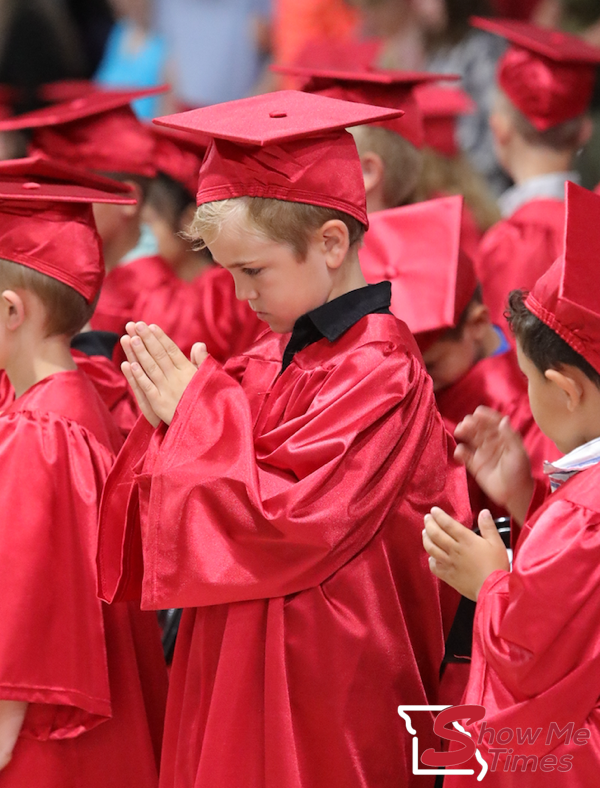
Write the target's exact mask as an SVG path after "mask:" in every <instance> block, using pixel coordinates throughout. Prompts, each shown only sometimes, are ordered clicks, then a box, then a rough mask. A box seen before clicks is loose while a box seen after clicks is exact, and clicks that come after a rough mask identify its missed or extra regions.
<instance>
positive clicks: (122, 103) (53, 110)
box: [0, 86, 167, 177]
mask: <svg viewBox="0 0 600 788" xmlns="http://www.w3.org/2000/svg"><path fill="white" fill-rule="evenodd" d="M165 90H167V87H166V86H162V87H158V88H145V89H140V90H131V91H122V90H110V91H109V90H100V89H97V90H94V91H92V92H89V93H87V94H86V95H81V96H79V97H78V98H74V99H72V100H71V101H66V102H63V103H61V104H54V105H52V106H50V107H45V108H44V109H39V110H34V111H33V112H28V113H27V114H25V115H19V116H18V117H14V118H9V119H7V120H3V121H0V131H12V130H16V129H33V130H34V132H33V139H32V143H31V152H32V153H41V154H43V155H45V156H48V157H50V158H53V159H57V160H58V161H63V162H65V163H67V164H71V165H74V166H78V167H83V168H85V169H88V170H96V171H98V172H108V173H113V172H115V173H128V174H132V175H141V176H145V177H153V176H154V174H155V172H156V166H155V163H154V137H153V136H152V134H151V133H150V131H149V129H148V128H147V127H146V126H145V125H144V124H143V123H142V122H141V121H139V120H138V119H137V117H136V115H135V113H134V112H133V110H132V109H131V107H130V106H129V105H130V103H131V102H132V101H134V100H135V99H137V98H143V97H145V96H153V95H155V94H157V93H161V92H164V91H165Z"/></svg>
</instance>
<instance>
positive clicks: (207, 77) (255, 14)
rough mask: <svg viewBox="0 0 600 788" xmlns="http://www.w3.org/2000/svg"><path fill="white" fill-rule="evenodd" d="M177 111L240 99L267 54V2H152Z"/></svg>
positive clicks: (250, 87)
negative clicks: (167, 55) (165, 47)
mask: <svg viewBox="0 0 600 788" xmlns="http://www.w3.org/2000/svg"><path fill="white" fill-rule="evenodd" d="M155 3H156V24H157V29H158V30H159V32H160V33H161V35H162V36H163V37H164V40H165V42H166V46H167V50H168V52H169V56H170V58H171V66H172V71H171V74H170V75H169V76H170V80H171V82H172V84H173V89H174V93H175V96H176V97H177V99H178V100H179V101H180V103H181V105H183V106H180V107H178V108H179V109H181V108H185V107H198V106H203V105H207V104H215V103H219V102H222V101H230V100H232V99H238V98H242V97H244V96H247V95H248V94H249V93H251V92H252V91H253V90H254V88H255V86H256V85H257V83H258V81H259V79H260V77H261V75H262V73H263V71H264V67H265V64H266V60H267V57H268V55H269V51H270V20H271V0H155Z"/></svg>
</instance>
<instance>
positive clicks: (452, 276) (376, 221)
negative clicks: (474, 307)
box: [359, 197, 477, 349]
mask: <svg viewBox="0 0 600 788" xmlns="http://www.w3.org/2000/svg"><path fill="white" fill-rule="evenodd" d="M462 206H463V199H462V197H443V198H441V199H439V200H428V201H427V202H421V203H416V204H415V205H405V206H403V207H401V208H392V209H390V210H386V211H377V212H376V213H372V214H371V215H370V217H369V219H370V222H371V226H370V228H369V232H368V233H367V234H366V235H365V240H364V244H363V247H362V249H361V250H360V252H359V257H360V264H361V268H362V270H363V273H364V275H365V279H366V280H367V282H370V283H373V282H379V281H381V280H382V279H389V280H390V281H391V283H392V304H391V310H392V312H393V313H394V314H395V315H396V317H399V318H400V319H401V320H404V322H405V323H406V324H407V325H408V327H409V328H410V330H411V331H412V333H413V334H415V335H426V336H420V337H418V339H419V345H420V347H421V348H422V349H424V344H428V342H427V340H429V339H435V338H437V337H438V336H439V335H440V333H442V332H444V331H446V330H448V329H450V328H455V327H456V325H457V324H458V322H459V320H460V318H461V315H462V314H463V312H464V310H465V309H466V307H467V306H468V304H469V302H470V301H471V299H472V298H473V294H474V293H475V289H476V287H477V278H476V276H475V270H474V267H473V264H472V262H471V260H470V258H469V257H468V256H467V255H466V254H465V253H464V252H462V250H461V247H460V231H461V217H462Z"/></svg>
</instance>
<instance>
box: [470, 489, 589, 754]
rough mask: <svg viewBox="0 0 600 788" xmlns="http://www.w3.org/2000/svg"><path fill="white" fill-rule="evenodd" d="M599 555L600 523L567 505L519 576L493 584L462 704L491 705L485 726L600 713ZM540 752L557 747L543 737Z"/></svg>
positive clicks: (517, 569)
mask: <svg viewBox="0 0 600 788" xmlns="http://www.w3.org/2000/svg"><path fill="white" fill-rule="evenodd" d="M599 557H600V515H599V514H598V513H596V512H591V511H589V510H587V509H585V508H583V507H581V506H575V505H574V504H573V503H571V502H569V501H565V500H559V501H556V502H555V503H552V504H551V505H549V506H548V508H547V509H546V510H545V511H544V512H543V513H541V514H540V517H539V519H538V520H537V521H536V522H535V524H534V526H533V527H532V528H531V530H530V532H529V533H528V534H527V535H526V538H525V539H524V540H523V543H522V544H521V546H520V549H519V551H518V553H517V558H516V559H515V564H514V567H513V571H512V572H511V573H508V572H500V571H498V572H494V573H493V574H492V575H490V577H489V578H488V579H487V580H486V582H485V583H484V585H483V587H482V589H481V592H480V595H479V598H478V600H477V608H476V613H475V627H474V641H473V660H472V663H471V676H470V680H469V687H468V689H467V695H466V697H465V700H464V702H465V703H481V704H482V705H484V706H485V707H486V711H487V713H486V725H488V726H492V727H493V728H495V729H496V730H499V729H501V728H504V727H511V726H512V729H513V730H514V729H516V727H517V726H520V727H521V728H522V729H526V728H527V727H528V726H532V729H533V730H535V729H536V728H537V727H538V726H539V725H543V724H545V723H547V722H549V721H552V722H555V723H556V724H560V727H563V725H564V724H567V723H569V722H574V723H575V726H576V727H577V726H580V725H581V724H583V722H584V720H585V719H586V718H587V717H588V715H589V714H590V712H591V711H592V709H593V708H594V707H595V706H596V704H597V701H598V697H599V695H600V637H598V635H597V630H598V627H597V611H598V603H599V600H600V571H599V569H598V566H599ZM555 744H556V741H555ZM539 747H540V748H541V749H539V751H538V753H537V754H543V752H544V748H546V750H547V749H550V748H549V747H547V746H546V744H545V743H544V737H541V738H540V741H539ZM531 752H535V750H533V749H532V750H531Z"/></svg>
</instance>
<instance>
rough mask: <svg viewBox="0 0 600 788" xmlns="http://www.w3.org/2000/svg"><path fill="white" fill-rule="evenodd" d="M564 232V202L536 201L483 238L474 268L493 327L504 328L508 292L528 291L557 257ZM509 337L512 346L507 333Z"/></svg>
mask: <svg viewBox="0 0 600 788" xmlns="http://www.w3.org/2000/svg"><path fill="white" fill-rule="evenodd" d="M564 228H565V204H564V202H562V201H561V200H552V199H538V200H532V201H531V202H528V203H527V204H526V205H523V206H522V207H521V208H519V209H518V210H517V211H515V213H514V214H513V215H512V216H510V217H509V218H508V219H503V220H502V221H500V222H498V223H497V224H495V225H494V226H493V227H492V228H490V229H489V230H488V231H487V233H486V234H485V235H484V236H483V239H482V241H481V245H480V247H479V252H478V255H477V258H476V260H475V267H476V270H477V276H478V279H479V281H480V282H481V286H482V288H483V300H484V302H485V303H486V304H487V305H488V307H489V308H490V314H491V318H492V321H493V322H494V323H496V324H497V325H500V326H505V325H506V323H505V320H504V311H505V310H506V304H507V301H508V295H509V293H510V291H511V290H515V289H517V288H522V289H524V290H531V289H532V288H533V285H534V284H535V283H536V281H537V280H538V279H539V278H540V276H542V274H544V273H545V272H546V271H547V270H548V268H550V266H551V265H552V263H553V262H554V261H555V260H556V258H557V257H558V256H559V255H560V254H561V251H562V245H563V237H564ZM509 337H510V339H511V341H512V342H513V343H514V339H513V337H512V334H510V332H509Z"/></svg>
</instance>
